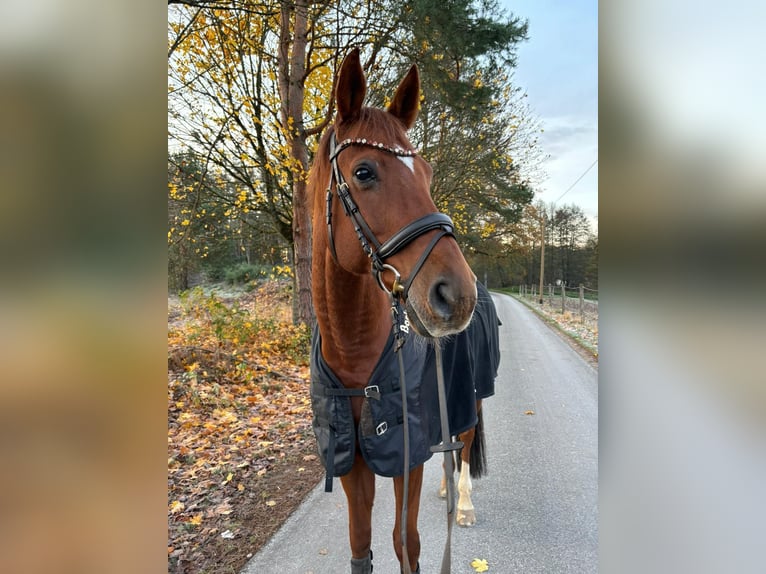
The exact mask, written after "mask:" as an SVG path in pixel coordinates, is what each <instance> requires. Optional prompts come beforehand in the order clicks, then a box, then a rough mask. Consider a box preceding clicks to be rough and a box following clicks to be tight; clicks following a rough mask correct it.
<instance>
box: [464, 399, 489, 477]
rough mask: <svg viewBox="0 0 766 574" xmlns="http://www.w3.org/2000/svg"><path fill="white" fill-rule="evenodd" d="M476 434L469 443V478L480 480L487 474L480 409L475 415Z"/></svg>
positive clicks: (485, 449)
mask: <svg viewBox="0 0 766 574" xmlns="http://www.w3.org/2000/svg"><path fill="white" fill-rule="evenodd" d="M477 416H478V419H479V421H478V422H477V423H476V434H475V435H474V437H473V442H472V443H471V452H470V453H469V456H468V464H470V465H471V478H480V477H482V476H484V475H485V474H487V448H486V444H485V442H484V416H483V415H482V409H479V412H478V413H477Z"/></svg>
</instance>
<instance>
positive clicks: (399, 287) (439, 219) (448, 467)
mask: <svg viewBox="0 0 766 574" xmlns="http://www.w3.org/2000/svg"><path fill="white" fill-rule="evenodd" d="M350 146H366V147H370V148H374V149H378V150H381V151H385V152H387V153H390V154H392V155H395V156H401V157H414V156H415V155H417V152H416V151H415V150H405V149H403V148H400V147H391V146H387V145H385V144H382V143H378V142H374V141H371V140H367V139H364V138H353V139H346V140H343V141H342V142H340V143H337V140H336V137H335V133H334V132H333V133H332V135H331V139H330V164H331V167H332V174H331V176H330V183H329V185H328V186H327V198H326V212H325V214H326V217H325V220H326V224H327V238H328V243H329V248H330V253H331V254H332V257H333V259H334V260H335V262H336V263H338V255H337V253H336V251H335V240H334V238H333V232H332V203H333V183H335V192H336V193H335V195H337V196H338V199H339V200H340V202H341V205H342V206H343V210H344V212H345V214H346V215H347V216H348V217H350V218H351V221H352V224H353V225H354V231H356V235H357V238H358V239H359V243H360V244H361V246H362V249H363V250H364V252H365V253H366V254H367V256H368V257H369V258H370V262H371V267H372V269H371V271H372V273H373V275H374V276H375V278H376V279H377V281H378V285H379V286H380V288H381V289H383V290H384V291H385V292H386V293H388V295H389V298H390V301H391V317H392V322H393V330H394V339H395V345H394V350H395V352H396V355H397V357H398V361H399V378H400V384H401V394H402V416H403V419H404V420H403V425H404V428H403V430H404V461H405V464H404V476H403V478H404V484H403V500H402V514H401V519H400V520H401V537H402V556H403V557H404V560H403V562H402V574H412V570H411V569H410V563H409V554H408V552H407V514H408V508H407V506H408V504H407V500H408V498H409V478H410V465H409V461H410V440H409V436H410V433H409V420H408V419H409V416H408V412H407V384H406V381H405V369H404V359H403V357H402V353H400V352H399V351H400V350H401V348H402V346H403V345H404V343H405V341H406V337H407V335H408V334H409V330H410V322H409V319H408V317H407V311H406V310H405V308H404V305H403V303H404V301H405V300H406V299H407V294H408V293H409V289H410V287H411V286H412V282H413V280H414V279H415V276H416V275H417V274H418V272H419V271H420V269H421V268H422V267H423V265H424V264H425V262H426V259H428V256H429V255H430V254H431V251H433V249H434V247H435V246H436V244H437V243H438V241H439V240H440V239H441V238H442V237H444V236H445V235H449V236H452V237H454V224H453V223H452V219H450V217H449V216H448V215H447V214H445V213H440V212H435V213H429V214H427V215H424V216H423V217H420V218H418V219H416V220H415V221H413V222H411V223H409V224H407V225H405V226H404V227H402V228H401V229H400V230H399V231H397V232H396V233H394V234H393V236H391V237H390V238H389V239H388V240H387V241H385V242H384V243H380V241H378V239H377V238H376V237H375V234H374V233H373V232H372V229H371V228H370V226H369V225H368V224H367V221H365V219H364V217H363V216H362V213H361V212H360V211H359V207H358V206H357V204H356V202H355V201H354V199H353V197H351V190H350V188H349V185H348V183H346V180H345V179H344V178H343V174H342V173H341V171H340V168H339V167H338V161H337V159H338V156H339V155H340V153H341V152H342V151H343V150H345V149H347V148H348V147H350ZM433 230H439V232H438V233H437V234H435V235H434V237H433V238H432V239H431V241H430V242H429V244H428V245H427V246H426V249H425V250H424V251H423V253H422V254H421V255H420V257H419V258H418V260H417V262H416V263H415V265H414V266H413V268H412V271H411V272H410V276H409V277H408V278H407V279H406V280H404V281H402V280H401V274H400V273H399V271H398V270H397V269H396V268H395V267H393V266H392V265H390V264H388V263H386V259H388V258H389V257H392V256H393V255H395V254H397V253H399V252H400V251H401V250H402V249H404V248H405V247H407V246H408V245H409V244H410V243H412V242H413V241H414V240H415V239H417V238H418V237H420V236H421V235H423V234H425V233H428V232H429V231H433ZM385 271H389V272H391V273H393V275H394V281H393V283H392V284H391V288H390V289H389V288H388V287H386V285H385V283H384V282H383V279H382V277H381V275H382V274H383V273H384V272H385ZM435 350H436V379H437V391H438V396H439V415H440V419H441V432H442V442H441V444H439V445H435V446H432V447H431V452H434V453H436V452H443V453H444V466H445V474H446V476H447V540H446V542H445V545H444V554H443V555H442V566H441V574H449V573H450V572H451V540H452V523H453V522H454V520H453V518H454V517H453V515H454V507H455V479H454V476H453V473H454V460H453V458H452V451H454V450H459V449H461V448H462V447H463V443H462V442H460V441H452V440H451V439H452V437H451V435H450V433H449V423H448V419H447V398H446V392H445V388H444V374H443V369H442V357H441V348H440V347H439V345H438V344H436V348H435ZM418 570H419V568H418Z"/></svg>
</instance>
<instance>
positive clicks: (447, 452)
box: [431, 341, 463, 574]
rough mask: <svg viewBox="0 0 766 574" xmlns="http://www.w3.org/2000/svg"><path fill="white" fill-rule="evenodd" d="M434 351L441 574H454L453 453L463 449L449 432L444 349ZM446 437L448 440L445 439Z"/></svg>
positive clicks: (435, 450)
mask: <svg viewBox="0 0 766 574" xmlns="http://www.w3.org/2000/svg"><path fill="white" fill-rule="evenodd" d="M434 349H435V351H436V389H437V391H438V393H439V417H440V419H441V427H442V443H441V444H440V445H436V446H432V447H431V451H432V452H439V451H442V452H444V474H445V475H446V478H447V540H446V541H445V542H444V554H442V568H441V574H450V572H452V523H453V522H454V521H455V520H454V514H455V477H454V476H453V473H454V471H455V467H454V464H455V461H454V460H453V458H452V451H453V450H459V449H461V448H463V443H462V442H460V441H452V440H451V439H452V436H451V435H450V432H449V420H448V418H447V393H446V392H445V389H444V370H443V368H442V349H441V346H440V345H439V343H438V341H437V342H436V344H435V346H434ZM445 437H446V439H445Z"/></svg>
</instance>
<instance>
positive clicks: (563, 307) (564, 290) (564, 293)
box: [561, 281, 567, 314]
mask: <svg viewBox="0 0 766 574" xmlns="http://www.w3.org/2000/svg"><path fill="white" fill-rule="evenodd" d="M566 299H567V288H566V287H564V282H563V281H562V282H561V313H562V314H563V313H564V311H565V310H566Z"/></svg>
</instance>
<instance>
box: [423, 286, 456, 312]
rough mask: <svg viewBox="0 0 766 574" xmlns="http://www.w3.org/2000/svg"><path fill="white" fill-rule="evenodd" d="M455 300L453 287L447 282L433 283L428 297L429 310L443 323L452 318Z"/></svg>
mask: <svg viewBox="0 0 766 574" xmlns="http://www.w3.org/2000/svg"><path fill="white" fill-rule="evenodd" d="M457 300H458V297H457V293H456V292H455V288H454V286H453V285H452V284H451V283H449V282H447V281H437V282H436V283H434V285H433V286H432V287H431V292H430V293H429V297H428V301H429V303H430V304H431V309H433V311H434V313H436V314H438V315H439V316H440V317H441V318H442V319H444V320H445V321H446V320H448V319H450V318H451V317H452V314H453V312H454V310H455V305H456V303H457Z"/></svg>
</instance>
